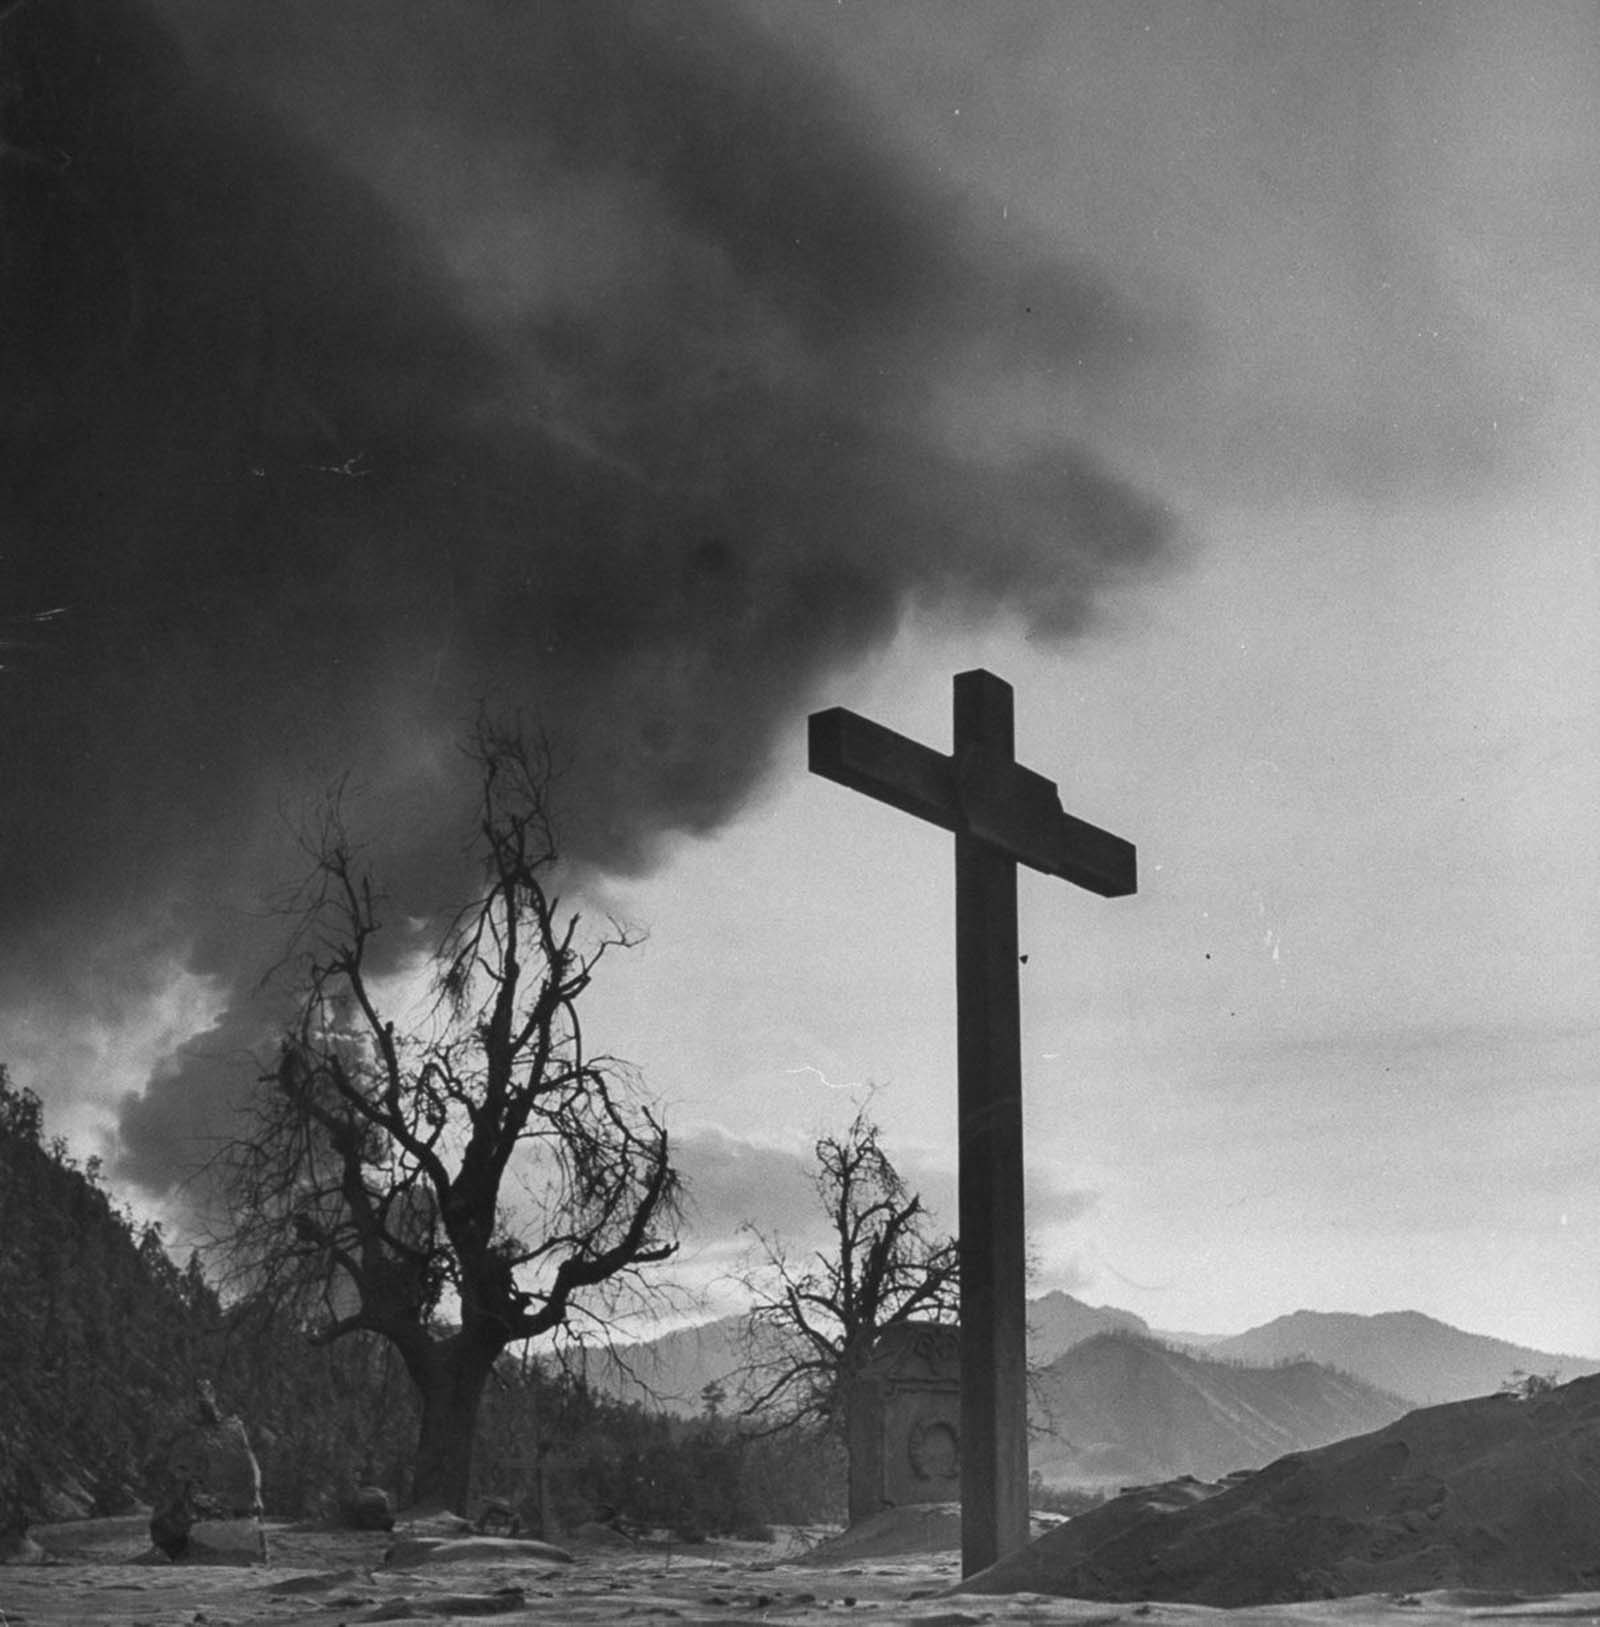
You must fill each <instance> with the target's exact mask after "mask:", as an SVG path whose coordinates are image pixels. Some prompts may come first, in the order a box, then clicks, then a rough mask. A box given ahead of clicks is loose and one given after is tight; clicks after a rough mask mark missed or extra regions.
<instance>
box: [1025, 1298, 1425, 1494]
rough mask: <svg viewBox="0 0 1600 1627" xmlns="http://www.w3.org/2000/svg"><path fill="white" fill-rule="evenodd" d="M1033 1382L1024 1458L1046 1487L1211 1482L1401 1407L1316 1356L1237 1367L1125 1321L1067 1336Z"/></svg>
mask: <svg viewBox="0 0 1600 1627" xmlns="http://www.w3.org/2000/svg"><path fill="white" fill-rule="evenodd" d="M1033 1388H1034V1399H1035V1405H1034V1409H1033V1410H1034V1413H1035V1421H1034V1427H1035V1431H1036V1435H1035V1439H1034V1440H1033V1441H1032V1443H1031V1444H1030V1448H1029V1460H1030V1463H1031V1465H1032V1467H1033V1468H1034V1469H1035V1470H1036V1471H1037V1472H1038V1473H1039V1475H1040V1476H1041V1478H1042V1479H1044V1480H1045V1482H1046V1483H1047V1484H1051V1485H1077V1486H1082V1485H1121V1484H1126V1483H1129V1482H1133V1481H1155V1480H1170V1479H1173V1478H1175V1477H1176V1476H1178V1475H1194V1476H1195V1477H1196V1478H1198V1479H1201V1480H1217V1479H1220V1478H1221V1477H1222V1476H1223V1475H1226V1474H1229V1473H1231V1472H1233V1471H1234V1470H1236V1469H1255V1468H1260V1467H1262V1466H1263V1465H1265V1464H1267V1463H1270V1462H1272V1461H1273V1460H1274V1459H1275V1458H1280V1457H1283V1456H1284V1455H1285V1454H1286V1453H1289V1452H1302V1451H1306V1450H1309V1449H1310V1448H1312V1447H1317V1446H1326V1445H1327V1444H1328V1443H1329V1442H1331V1441H1336V1440H1342V1439H1344V1438H1345V1437H1346V1436H1349V1435H1360V1434H1365V1433H1366V1432H1368V1431H1369V1430H1374V1429H1381V1428H1382V1427H1383V1426H1384V1425H1385V1424H1389V1423H1392V1422H1393V1421H1394V1420H1395V1419H1396V1418H1398V1417H1400V1416H1401V1415H1402V1414H1403V1413H1406V1412H1408V1411H1410V1410H1411V1406H1410V1403H1409V1402H1408V1401H1406V1400H1404V1399H1403V1398H1402V1397H1400V1396H1397V1395H1390V1394H1387V1393H1385V1392H1384V1391H1382V1390H1379V1389H1377V1388H1375V1387H1374V1386H1373V1385H1371V1384H1367V1383H1365V1382H1363V1381H1362V1380H1361V1379H1358V1378H1352V1377H1350V1376H1349V1375H1348V1374H1345V1373H1340V1372H1336V1371H1334V1370H1333V1369H1332V1368H1330V1367H1325V1366H1322V1365H1320V1364H1319V1363H1316V1362H1312V1361H1299V1362H1290V1363H1283V1364H1280V1365H1277V1366H1271V1367H1248V1366H1245V1365H1242V1364H1241V1363H1238V1362H1233V1361H1218V1360H1214V1359H1210V1358H1208V1357H1204V1356H1199V1355H1195V1354H1193V1353H1191V1352H1188V1351H1183V1350H1176V1349H1173V1348H1172V1347H1171V1346H1168V1345H1164V1344H1161V1343H1159V1342H1157V1341H1156V1340H1154V1339H1151V1338H1147V1337H1141V1336H1139V1335H1138V1334H1135V1333H1131V1332H1128V1331H1125V1330H1122V1331H1112V1332H1106V1333H1100V1334H1096V1335H1095V1336H1094V1337H1093V1338H1090V1339H1087V1340H1085V1341H1084V1342H1083V1343H1081V1344H1078V1345H1074V1346H1073V1347H1072V1349H1070V1350H1068V1351H1067V1352H1065V1354H1063V1355H1061V1356H1058V1357H1057V1358H1056V1359H1055V1360H1054V1361H1053V1362H1051V1363H1050V1364H1049V1366H1048V1367H1046V1368H1045V1369H1044V1370H1043V1372H1041V1373H1039V1374H1038V1375H1037V1376H1036V1378H1035V1382H1034V1386H1033Z"/></svg>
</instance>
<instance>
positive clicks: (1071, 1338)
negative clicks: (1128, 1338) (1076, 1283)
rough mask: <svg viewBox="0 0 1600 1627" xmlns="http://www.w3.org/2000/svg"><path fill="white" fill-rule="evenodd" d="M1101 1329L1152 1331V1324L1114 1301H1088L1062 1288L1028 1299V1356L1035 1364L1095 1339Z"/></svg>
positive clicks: (1123, 1331)
mask: <svg viewBox="0 0 1600 1627" xmlns="http://www.w3.org/2000/svg"><path fill="white" fill-rule="evenodd" d="M1097 1333H1141V1334H1149V1333H1150V1324H1149V1323H1148V1322H1146V1321H1145V1319H1144V1318H1143V1317H1142V1316H1135V1315H1134V1314H1133V1312H1132V1311H1119V1310H1117V1309H1116V1308H1115V1307H1114V1306H1111V1305H1085V1304H1084V1302H1083V1301H1082V1300H1081V1299H1074V1298H1073V1297H1072V1295H1071V1294H1063V1293H1061V1292H1059V1291H1057V1292H1055V1293H1051V1294H1043V1295H1041V1296H1040V1297H1039V1298H1038V1299H1030V1300H1029V1301H1028V1360H1029V1361H1030V1362H1032V1363H1033V1365H1034V1366H1035V1367H1043V1366H1045V1365H1047V1364H1048V1363H1050V1362H1053V1361H1054V1360H1055V1359H1056V1357H1057V1356H1060V1355H1062V1354H1063V1353H1064V1352H1066V1351H1068V1350H1070V1349H1072V1347H1073V1346H1074V1345H1079V1344H1082V1343H1083V1341H1084V1340H1085V1339H1092V1338H1094V1336H1095V1335H1096V1334H1097Z"/></svg>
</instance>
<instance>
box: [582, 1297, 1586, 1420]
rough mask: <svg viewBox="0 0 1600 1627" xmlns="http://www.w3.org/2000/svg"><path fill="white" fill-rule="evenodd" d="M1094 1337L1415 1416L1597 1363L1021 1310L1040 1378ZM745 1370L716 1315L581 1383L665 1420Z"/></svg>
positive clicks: (1334, 1318) (1278, 1321) (597, 1364)
mask: <svg viewBox="0 0 1600 1627" xmlns="http://www.w3.org/2000/svg"><path fill="white" fill-rule="evenodd" d="M1102 1333H1130V1334H1138V1335H1141V1336H1143V1337H1145V1338H1147V1339H1149V1340H1153V1341H1156V1342H1158V1343H1160V1344H1162V1345H1166V1346H1169V1347H1173V1348H1176V1349H1178V1350H1182V1351H1186V1352H1188V1353H1190V1354H1191V1355H1194V1356H1197V1357H1205V1358H1207V1359H1209V1360H1211V1361H1222V1362H1232V1363H1236V1364H1243V1365H1246V1366H1276V1365H1281V1364H1283V1363H1286V1362H1301V1361H1310V1362H1316V1363H1319V1364H1321V1365H1322V1366H1325V1367H1332V1368H1336V1369H1337V1370H1338V1371H1339V1372H1341V1373H1345V1374H1348V1375H1349V1376H1350V1377H1352V1378H1357V1379H1361V1380H1363V1381H1364V1382H1365V1383H1367V1384H1369V1385H1372V1386H1373V1387H1374V1388H1376V1389H1379V1390H1383V1391H1385V1392H1387V1393H1388V1394H1390V1395H1396V1396H1399V1397H1400V1398H1401V1399H1402V1400H1405V1401H1408V1402H1411V1403H1412V1404H1413V1405H1431V1404H1432V1403H1434V1402H1440V1401H1464V1400H1466V1399H1468V1398H1469V1397H1471V1396H1475V1395H1488V1394H1490V1393H1492V1392H1493V1391H1495V1390H1497V1389H1498V1388H1499V1387H1500V1386H1501V1385H1502V1384H1503V1383H1505V1382H1506V1381H1507V1380H1508V1379H1510V1378H1511V1377H1512V1376H1513V1375H1514V1374H1515V1373H1518V1372H1522V1373H1535V1374H1539V1375H1541V1376H1543V1375H1549V1374H1554V1375H1555V1376H1557V1377H1558V1378H1560V1379H1562V1380H1567V1379H1573V1378H1580V1377H1582V1376H1584V1375H1586V1374H1589V1373H1597V1372H1600V1360H1596V1359H1593V1358H1591V1357H1586V1356H1571V1355H1560V1354H1556V1353H1553V1352H1550V1351H1543V1350H1534V1349H1530V1348H1529V1347H1528V1346H1526V1345H1517V1344H1512V1343H1510V1342H1509V1341H1507V1340H1504V1339H1495V1338H1491V1337H1489V1336H1488V1335H1486V1334H1481V1333H1467V1332H1464V1331H1463V1330H1462V1329H1460V1328H1455V1327H1451V1326H1450V1324H1449V1323H1447V1322H1440V1321H1437V1320H1435V1319H1434V1318H1433V1317H1431V1316H1424V1315H1423V1314H1422V1313H1421V1312H1420V1311H1384V1312H1381V1313H1379V1314H1378V1315H1374V1316H1362V1315H1356V1314H1354V1313H1349V1312H1330V1311H1295V1312H1293V1313H1292V1314H1291V1315H1288V1316H1280V1317H1277V1318H1275V1319H1274V1320H1273V1321H1271V1322H1265V1323H1263V1324H1261V1326H1259V1327H1254V1328H1249V1329H1247V1330H1246V1331H1245V1332H1243V1333H1239V1334H1233V1335H1224V1336H1218V1335H1199V1334H1191V1333H1176V1332H1166V1331H1163V1330H1161V1329H1158V1328H1152V1327H1151V1326H1150V1325H1149V1324H1148V1323H1147V1322H1146V1321H1145V1320H1144V1319H1143V1318H1142V1317H1140V1316H1137V1315H1135V1314H1134V1313H1133V1312H1132V1311H1124V1310H1119V1309H1117V1308H1116V1307H1115V1306H1110V1305H1088V1304H1085V1303H1084V1302H1083V1301H1082V1300H1080V1299H1075V1298H1074V1297H1073V1296H1072V1295H1071V1294H1065V1293H1060V1292H1055V1293H1049V1294H1044V1295H1041V1296H1040V1297H1039V1298H1038V1299H1034V1300H1030V1301H1029V1302H1028V1359H1029V1363H1030V1365H1031V1366H1032V1367H1033V1368H1034V1369H1035V1370H1038V1369H1040V1368H1044V1367H1047V1366H1049V1365H1050V1363H1052V1362H1054V1361H1055V1360H1056V1358H1057V1357H1059V1356H1061V1355H1063V1354H1065V1353H1066V1352H1067V1351H1068V1350H1071V1349H1072V1348H1073V1347H1074V1346H1075V1345H1079V1344H1082V1343H1083V1342H1084V1341H1085V1340H1086V1339H1092V1338H1094V1337H1095V1336H1096V1335H1097V1334H1102ZM745 1360H746V1349H745V1345H744V1320H743V1318H742V1317H739V1316H725V1317H722V1318H719V1319H718V1320H716V1321H714V1322H703V1323H700V1324H698V1325H696V1326H693V1327H688V1328H680V1329H677V1330H675V1331H673V1332H671V1333H667V1334H663V1335H662V1336H661V1337H660V1338H657V1339H652V1340H649V1341H646V1342H643V1343H640V1344H635V1345H629V1346H626V1347H623V1349H622V1350H620V1351H619V1352H618V1353H617V1354H616V1355H614V1356H604V1357H595V1358H593V1359H592V1361H591V1364H590V1368H589V1372H590V1376H591V1377H592V1378H594V1379H595V1381H596V1382H597V1383H600V1384H602V1385H603V1386H604V1387H605V1388H607V1389H621V1390H623V1391H624V1392H626V1393H628V1394H629V1395H630V1398H637V1399H640V1400H645V1399H649V1400H652V1401H653V1402H654V1403H655V1404H657V1405H659V1406H661V1407H662V1408H664V1409H665V1410H667V1411H669V1412H677V1413H684V1414H693V1413H697V1412H699V1411H700V1410H701V1408H702V1406H703V1404H704V1403H703V1399H702V1394H701V1392H702V1391H703V1390H704V1388H705V1386H706V1385H707V1384H709V1383H712V1382H713V1381H715V1382H717V1383H720V1384H721V1385H723V1386H724V1388H726V1389H727V1390H728V1392H729V1394H730V1395H734V1394H736V1393H737V1391H738V1387H739V1379H738V1374H739V1370H740V1368H741V1367H742V1366H743V1365H744V1363H745Z"/></svg>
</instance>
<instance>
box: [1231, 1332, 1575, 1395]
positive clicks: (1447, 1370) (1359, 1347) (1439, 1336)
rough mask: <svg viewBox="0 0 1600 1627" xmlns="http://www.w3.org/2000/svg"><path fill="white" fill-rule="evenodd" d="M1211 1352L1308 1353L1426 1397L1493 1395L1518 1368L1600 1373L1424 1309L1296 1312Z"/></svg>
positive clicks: (1241, 1356) (1264, 1358) (1383, 1385)
mask: <svg viewBox="0 0 1600 1627" xmlns="http://www.w3.org/2000/svg"><path fill="white" fill-rule="evenodd" d="M1207 1354H1208V1355H1214V1356H1218V1357H1227V1358H1230V1359H1232V1360H1236V1361H1244V1362H1257V1363H1266V1362H1276V1361H1286V1360H1290V1359H1293V1358H1296V1357H1307V1358H1309V1359H1310V1360H1311V1361H1316V1362H1323V1363H1325V1364H1326V1365H1328V1366H1330V1367H1337V1368H1339V1369H1340V1370H1341V1371H1343V1372H1346V1373H1351V1374H1354V1375H1355V1376H1356V1377H1357V1378H1362V1379H1365V1380H1366V1381H1367V1383H1369V1384H1375V1385H1376V1386H1377V1387H1378V1388H1379V1389H1381V1390H1390V1391H1392V1392H1393V1393H1394V1394H1396V1395H1403V1396H1405V1397H1407V1398H1408V1399H1409V1400H1411V1401H1415V1402H1421V1403H1433V1402H1439V1401H1464V1400H1466V1399H1468V1398H1469V1397H1471V1396H1475V1395H1492V1394H1493V1393H1494V1392H1495V1391H1496V1390H1498V1389H1499V1388H1500V1386H1501V1384H1502V1383H1503V1382H1504V1381H1505V1380H1506V1379H1507V1378H1509V1377H1510V1376H1511V1374H1512V1373H1513V1372H1515V1371H1518V1370H1520V1371H1522V1372H1524V1373H1539V1374H1547V1373H1551V1372H1555V1373H1557V1374H1558V1375H1559V1377H1560V1378H1561V1379H1562V1380H1567V1379H1574V1378H1579V1377H1582V1376H1584V1375H1586V1374H1589V1373H1600V1361H1594V1360H1589V1359H1587V1358H1584V1357H1580V1356H1560V1355H1552V1354H1551V1353H1550V1352H1548V1351H1543V1350H1530V1349H1528V1348H1527V1347H1526V1346H1524V1345H1514V1344H1508V1343H1507V1342H1506V1341H1505V1340H1504V1339H1492V1338H1489V1337H1488V1336H1487V1335H1485V1334H1481V1333H1464V1332H1462V1330H1461V1329H1460V1328H1453V1327H1451V1326H1450V1325H1449V1324H1448V1323H1446V1322H1436V1321H1435V1320H1434V1319H1433V1318H1432V1317H1431V1316H1424V1315H1422V1314H1421V1312H1419V1311H1385V1312H1383V1313H1382V1314H1381V1315H1377V1316H1355V1315H1349V1314H1345V1313H1341V1312H1326V1311H1295V1312H1294V1313H1293V1314H1292V1315H1290V1316H1280V1317H1278V1318H1276V1319H1275V1320H1274V1321H1271V1322H1267V1323H1264V1324H1263V1325H1262V1326H1261V1327H1258V1328H1251V1329H1249V1330H1248V1331H1247V1332H1245V1333H1240V1334H1237V1335H1235V1336H1234V1337H1233V1338H1230V1339H1222V1340H1219V1341H1218V1342H1217V1343H1216V1344H1214V1345H1212V1346H1211V1347H1210V1349H1209V1350H1208V1352H1207Z"/></svg>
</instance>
